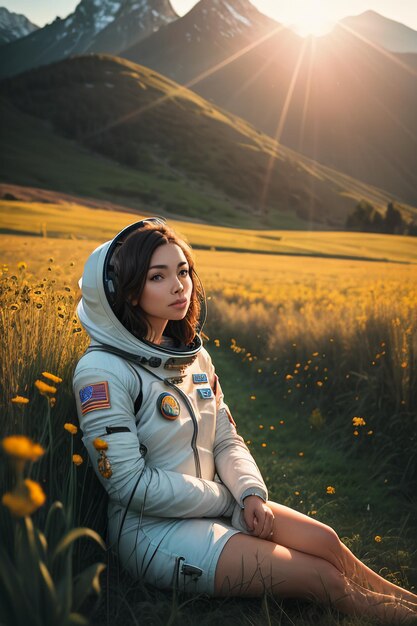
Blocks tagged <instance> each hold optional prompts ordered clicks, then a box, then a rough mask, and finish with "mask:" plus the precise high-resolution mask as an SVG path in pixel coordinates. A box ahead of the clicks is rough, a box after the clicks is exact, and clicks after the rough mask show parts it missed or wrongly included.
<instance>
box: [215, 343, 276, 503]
mask: <svg viewBox="0 0 417 626" xmlns="http://www.w3.org/2000/svg"><path fill="white" fill-rule="evenodd" d="M207 357H208V359H209V363H208V368H209V372H210V383H211V387H212V389H213V392H214V394H215V397H216V404H217V417H216V434H215V441H214V449H213V453H214V460H215V464H216V470H217V473H218V475H219V477H220V478H221V480H222V481H223V483H224V484H225V485H226V486H227V487H228V489H229V490H230V491H231V492H232V494H233V496H234V497H235V499H236V501H237V502H238V503H239V505H240V506H241V507H242V508H243V500H244V498H245V497H247V496H249V495H257V496H259V497H260V498H262V499H263V500H264V501H266V500H267V499H268V490H267V488H266V485H265V483H264V480H263V478H262V475H261V472H260V471H259V468H258V466H257V465H256V463H255V460H254V458H253V456H252V455H251V453H250V452H249V450H248V448H247V446H246V445H245V442H244V441H243V439H242V437H241V436H240V435H238V433H237V431H236V424H235V422H234V420H233V417H232V415H231V413H230V410H229V407H228V406H227V404H226V403H225V401H224V395H223V391H222V389H221V386H220V382H219V379H218V377H217V375H216V373H215V370H214V366H213V363H212V361H211V359H210V357H209V355H208V353H207Z"/></svg>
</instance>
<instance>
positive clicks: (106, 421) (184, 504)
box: [73, 366, 235, 518]
mask: <svg viewBox="0 0 417 626" xmlns="http://www.w3.org/2000/svg"><path fill="white" fill-rule="evenodd" d="M131 378H133V377H131ZM100 382H107V385H108V394H109V402H108V404H110V406H108V407H103V408H94V409H93V410H91V409H90V410H89V411H87V412H86V410H85V408H86V407H85V403H84V406H83V407H82V406H81V399H80V391H82V390H85V389H88V388H93V389H96V388H95V387H94V385H95V384H97V383H100ZM132 384H134V381H133V383H132V380H129V378H128V377H127V376H126V374H125V373H123V372H119V376H117V375H116V374H115V373H114V371H113V372H111V371H108V370H107V369H99V368H93V367H91V366H90V367H88V368H77V370H76V372H75V375H74V381H73V388H74V393H75V397H76V402H77V411H78V416H79V421H80V426H81V429H82V431H83V434H84V436H83V443H84V445H85V447H86V448H87V450H88V453H89V456H90V458H91V462H92V465H93V467H94V470H95V472H96V474H97V476H98V478H99V480H100V482H101V484H102V485H103V487H104V488H105V489H106V491H107V493H108V495H109V497H110V499H111V500H113V501H115V502H117V503H120V504H121V505H122V506H124V507H127V506H128V505H129V508H130V509H131V510H134V511H137V512H143V514H144V515H151V516H156V517H180V518H187V517H220V516H222V515H228V516H230V515H231V513H232V511H233V507H234V504H235V501H234V498H233V496H232V494H231V493H230V491H229V490H228V489H227V487H226V486H225V485H222V484H219V483H216V482H214V481H210V480H205V479H202V478H196V477H195V476H190V475H187V474H181V473H178V472H174V471H169V470H162V469H158V468H155V467H148V466H147V465H146V463H145V459H144V458H143V456H142V455H141V453H140V449H139V448H140V442H139V440H138V436H137V430H136V424H135V415H134V400H133V398H132V393H129V389H128V387H129V386H132ZM130 391H132V390H130ZM133 397H135V396H134V394H133ZM98 402H99V404H100V402H103V400H99V401H98ZM104 404H106V402H105V401H104ZM83 413H84V414H83ZM106 427H118V428H120V427H124V428H125V429H128V430H126V431H125V432H113V433H111V434H108V433H107V432H106ZM96 437H99V438H100V439H103V440H105V441H106V442H107V444H108V449H107V450H106V452H105V455H106V457H107V459H108V461H109V462H110V466H111V472H112V473H111V476H110V477H109V478H104V477H103V476H102V475H101V474H100V472H99V469H98V460H99V458H100V453H99V452H98V451H97V450H96V449H95V447H94V445H93V441H94V439H95V438H96Z"/></svg>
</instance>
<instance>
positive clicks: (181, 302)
mask: <svg viewBox="0 0 417 626" xmlns="http://www.w3.org/2000/svg"><path fill="white" fill-rule="evenodd" d="M187 302H188V301H187V299H186V298H184V299H183V300H176V301H175V302H173V303H172V304H170V305H169V306H173V307H174V308H176V309H182V308H183V307H185V306H186V305H187Z"/></svg>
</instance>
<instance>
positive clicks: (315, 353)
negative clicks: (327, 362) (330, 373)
mask: <svg viewBox="0 0 417 626" xmlns="http://www.w3.org/2000/svg"><path fill="white" fill-rule="evenodd" d="M311 356H319V353H318V352H313V354H312V355H311Z"/></svg>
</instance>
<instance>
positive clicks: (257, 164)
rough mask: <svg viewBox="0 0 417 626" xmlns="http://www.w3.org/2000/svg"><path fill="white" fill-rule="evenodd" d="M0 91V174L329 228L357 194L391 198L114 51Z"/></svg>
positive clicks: (225, 219)
mask: <svg viewBox="0 0 417 626" xmlns="http://www.w3.org/2000/svg"><path fill="white" fill-rule="evenodd" d="M0 98H1V99H2V100H0V102H2V103H3V106H2V114H1V116H0V120H1V123H2V125H3V128H2V129H1V132H2V144H3V153H2V172H3V174H2V179H3V181H4V182H9V183H14V184H29V185H31V186H41V187H43V188H50V189H60V190H61V191H65V192H67V193H77V194H84V195H89V196H96V197H106V198H107V199H108V200H111V201H113V202H118V203H120V204H125V205H127V206H129V207H137V208H140V209H142V210H143V209H145V210H147V211H149V210H154V211H156V212H158V211H160V210H161V211H163V213H164V214H167V215H172V216H176V217H178V216H186V217H188V218H192V219H195V220H199V221H205V222H209V223H219V224H223V225H235V226H240V227H245V228H320V229H329V228H330V229H332V228H338V229H340V228H341V227H343V225H344V223H345V219H346V215H347V213H348V212H349V211H350V210H351V209H352V208H353V207H354V206H355V204H356V203H357V202H358V201H359V200H361V199H365V200H367V201H369V202H371V203H372V204H373V205H374V206H375V207H376V208H379V209H384V208H385V207H386V204H387V202H388V201H389V200H390V199H391V196H390V195H389V194H387V193H386V192H384V191H382V190H380V189H376V188H373V187H370V186H369V185H365V184H363V183H361V182H359V181H357V180H354V179H352V178H349V177H348V176H346V175H344V174H341V173H340V172H337V171H335V170H332V169H330V168H327V167H324V166H322V165H320V164H318V163H315V162H314V161H312V160H311V159H308V158H306V157H304V156H302V155H300V154H297V153H296V152H294V151H293V150H290V149H288V148H285V147H284V146H282V145H279V144H277V143H276V142H275V141H274V140H273V139H271V138H270V137H268V136H266V135H264V134H263V133H261V132H260V131H257V130H255V129H254V128H253V127H252V126H251V125H250V124H248V123H247V122H246V121H244V120H242V119H240V118H238V117H236V116H234V115H232V114H230V113H228V112H226V111H224V110H221V109H219V108H218V107H216V106H214V105H213V104H211V103H209V102H207V101H205V100H204V99H203V98H201V97H200V96H198V95H197V94H195V93H194V92H192V91H190V90H188V89H186V88H184V87H182V86H180V85H178V84H177V83H174V82H173V81H171V80H169V79H167V78H166V77H164V76H161V75H159V74H157V73H156V72H155V71H152V70H149V69H148V68H146V67H143V66H139V65H135V64H134V63H131V62H129V61H126V60H123V59H120V58H116V57H111V56H107V55H87V56H78V57H74V58H71V59H67V60H64V61H60V62H58V63H55V64H51V65H48V66H46V67H41V68H37V69H35V70H31V71H29V72H26V73H24V74H20V75H19V76H16V77H13V78H9V79H5V80H3V81H2V82H1V83H0ZM77 155H78V156H77ZM87 157H88V158H87ZM405 210H406V211H408V213H409V215H410V216H411V215H412V214H415V213H416V210H415V209H413V208H412V207H405Z"/></svg>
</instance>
